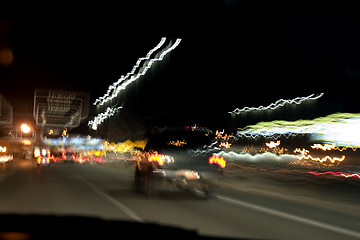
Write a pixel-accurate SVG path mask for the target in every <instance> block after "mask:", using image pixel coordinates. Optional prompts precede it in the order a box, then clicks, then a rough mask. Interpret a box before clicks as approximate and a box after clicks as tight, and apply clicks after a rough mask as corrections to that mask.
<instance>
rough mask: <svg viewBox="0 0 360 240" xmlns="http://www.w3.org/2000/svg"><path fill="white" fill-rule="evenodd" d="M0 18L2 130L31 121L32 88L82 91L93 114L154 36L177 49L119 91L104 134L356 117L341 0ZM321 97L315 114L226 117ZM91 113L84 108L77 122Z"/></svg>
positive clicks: (171, 4) (357, 20) (357, 31)
mask: <svg viewBox="0 0 360 240" xmlns="http://www.w3.org/2000/svg"><path fill="white" fill-rule="evenodd" d="M195 2H196V3H195ZM117 4H118V3H117ZM5 9H6V8H1V11H0V23H1V25H0V26H2V27H1V28H0V30H1V32H0V33H1V34H0V37H1V42H0V43H1V44H8V45H10V46H11V48H12V51H13V54H14V61H13V63H12V64H11V65H9V66H1V65H0V81H1V88H0V91H1V92H2V93H3V94H4V95H5V97H6V98H7V99H8V101H10V103H11V104H12V105H13V108H14V123H15V122H17V121H18V122H20V121H26V120H27V119H28V121H34V120H33V119H32V106H33V94H34V89H35V88H37V87H42V88H56V89H62V88H63V89H80V90H84V91H89V92H90V99H91V103H93V102H94V100H95V99H96V98H98V97H100V96H102V95H103V94H104V93H105V92H106V90H107V87H108V86H109V85H110V84H111V83H113V82H115V81H116V80H117V79H118V78H119V77H120V76H121V75H124V74H126V73H127V72H129V71H130V70H131V69H132V67H133V65H134V64H135V63H136V61H137V59H138V58H139V57H143V56H145V55H146V53H147V52H148V51H149V50H150V49H151V48H153V47H154V46H155V45H156V44H157V43H158V42H159V41H160V39H161V37H168V38H172V39H174V41H175V39H176V38H182V42H181V43H180V45H179V46H178V48H176V49H175V50H174V51H173V52H172V53H170V54H169V55H168V56H167V57H165V59H164V61H162V62H160V63H157V64H156V65H155V66H154V68H153V69H152V70H151V71H150V72H149V73H147V74H146V75H145V76H144V77H141V78H140V79H139V80H137V82H135V83H133V84H131V85H130V86H129V87H128V89H127V90H125V91H124V92H123V97H121V99H120V101H121V102H124V109H123V110H122V111H121V113H120V115H121V114H123V115H121V116H117V118H116V119H115V120H113V121H117V122H116V123H113V124H115V125H116V124H122V125H124V124H125V125H126V123H125V122H126V121H132V120H131V119H136V121H141V120H144V119H146V122H150V123H151V124H157V123H159V124H195V123H197V124H199V125H205V126H208V127H210V128H215V129H221V128H233V129H234V128H236V127H244V126H246V125H247V124H252V123H256V122H257V121H264V120H274V119H287V120H292V119H299V118H305V119H306V118H314V117H318V116H324V115H327V114H331V113H334V112H359V111H360V109H359V107H358V105H357V102H358V90H357V83H358V82H359V81H358V79H359V78H360V44H359V43H360V15H359V14H358V13H357V12H356V10H357V8H356V6H355V4H352V3H350V2H347V1H338V2H337V3H336V2H335V3H334V2H333V1H330V2H328V1H316V3H314V1H295V0H290V1H257V0H255V1H247V0H243V1H235V0H228V1H224V2H223V1H167V2H161V1H160V2H157V3H156V4H154V3H149V1H133V3H132V4H131V5H128V4H126V5H125V4H123V5H121V4H120V5H106V4H101V5H98V4H95V3H94V4H93V5H89V4H88V3H87V4H86V5H84V6H73V5H61V6H45V10H42V9H39V6H33V5H29V6H21V9H19V6H17V8H14V7H12V8H7V10H5ZM321 92H324V93H325V95H324V97H322V98H321V99H319V100H318V101H317V102H316V103H315V104H307V105H306V106H305V105H304V106H299V107H297V108H295V109H294V108H292V109H289V108H284V109H283V110H281V111H277V112H275V113H267V114H260V115H254V114H248V115H246V116H242V117H241V118H237V119H232V118H231V116H230V114H228V112H229V111H232V110H234V109H235V108H236V107H239V108H242V107H245V106H252V107H256V106H260V105H268V104H270V103H272V102H275V101H276V100H278V99H279V98H283V99H292V98H295V97H298V96H308V95H310V94H312V93H315V94H319V93H321ZM95 113H96V108H95V107H93V106H92V105H91V109H90V114H89V119H90V118H91V117H93V116H94V114H95ZM122 116H123V117H124V118H125V119H127V120H126V121H125V122H124V119H122ZM129 116H131V117H129ZM144 121H145V120H144ZM85 125H86V124H85Z"/></svg>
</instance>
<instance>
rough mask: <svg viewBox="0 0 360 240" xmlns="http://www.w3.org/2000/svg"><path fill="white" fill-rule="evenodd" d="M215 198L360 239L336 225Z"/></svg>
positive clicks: (217, 195)
mask: <svg viewBox="0 0 360 240" xmlns="http://www.w3.org/2000/svg"><path fill="white" fill-rule="evenodd" d="M215 197H216V198H217V199H219V200H221V201H223V202H227V203H230V204H232V205H235V206H240V207H245V208H249V209H252V210H256V211H260V212H263V213H267V214H270V215H273V216H277V217H281V218H285V219H289V220H292V221H294V222H298V223H303V224H307V225H310V226H313V227H318V228H322V229H325V230H328V231H331V232H335V233H340V234H344V235H348V236H351V237H355V238H359V239H360V232H357V231H352V230H349V229H346V228H342V227H338V226H335V225H332V224H328V223H324V222H320V221H317V220H313V219H310V218H306V217H301V216H297V215H294V214H291V213H287V212H284V211H280V210H276V209H272V208H268V207H264V206H260V205H257V204H253V203H249V202H245V201H241V200H238V199H234V198H230V197H226V196H223V195H219V194H216V195H215Z"/></svg>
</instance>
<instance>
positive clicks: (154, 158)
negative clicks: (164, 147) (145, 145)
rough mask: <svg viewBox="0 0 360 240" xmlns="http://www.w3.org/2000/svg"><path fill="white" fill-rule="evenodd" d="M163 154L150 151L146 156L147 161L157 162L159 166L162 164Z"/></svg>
mask: <svg viewBox="0 0 360 240" xmlns="http://www.w3.org/2000/svg"><path fill="white" fill-rule="evenodd" d="M164 158H165V156H164V155H162V154H158V153H152V154H150V155H149V156H148V161H149V162H157V163H158V164H159V165H160V166H162V165H164Z"/></svg>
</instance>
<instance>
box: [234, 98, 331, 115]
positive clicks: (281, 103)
mask: <svg viewBox="0 0 360 240" xmlns="http://www.w3.org/2000/svg"><path fill="white" fill-rule="evenodd" d="M314 95H315V94H311V95H309V96H307V97H297V98H294V99H290V100H284V99H279V100H277V101H276V102H275V103H271V104H270V105H268V106H266V107H264V106H260V107H244V108H242V109H239V108H236V109H235V110H234V111H232V112H229V113H231V114H237V115H238V114H241V113H245V112H253V111H265V110H275V109H277V108H279V107H283V106H284V105H285V104H297V105H299V104H301V103H302V102H304V101H309V100H316V99H319V98H321V97H322V96H323V95H324V93H320V94H319V95H316V96H314Z"/></svg>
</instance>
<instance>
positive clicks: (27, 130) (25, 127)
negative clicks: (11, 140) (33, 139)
mask: <svg viewBox="0 0 360 240" xmlns="http://www.w3.org/2000/svg"><path fill="white" fill-rule="evenodd" d="M20 129H21V131H22V132H23V133H29V132H30V130H31V129H30V127H29V126H28V125H27V124H26V123H23V124H21V127H20Z"/></svg>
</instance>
